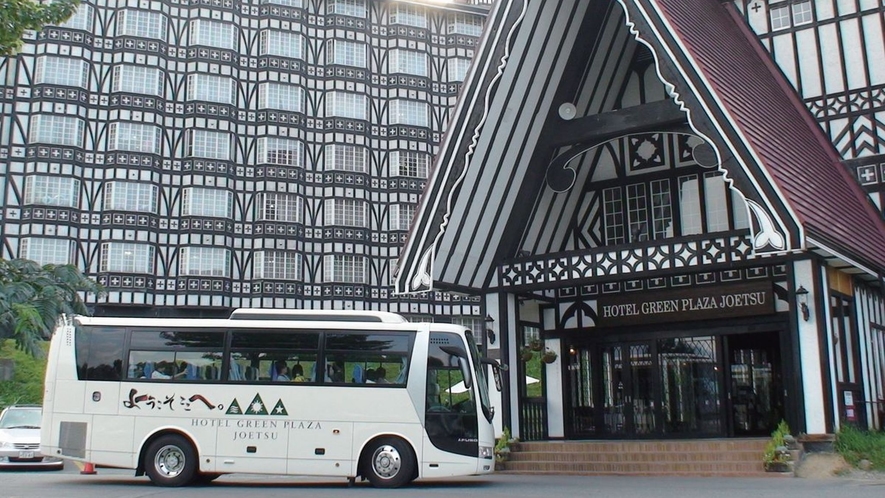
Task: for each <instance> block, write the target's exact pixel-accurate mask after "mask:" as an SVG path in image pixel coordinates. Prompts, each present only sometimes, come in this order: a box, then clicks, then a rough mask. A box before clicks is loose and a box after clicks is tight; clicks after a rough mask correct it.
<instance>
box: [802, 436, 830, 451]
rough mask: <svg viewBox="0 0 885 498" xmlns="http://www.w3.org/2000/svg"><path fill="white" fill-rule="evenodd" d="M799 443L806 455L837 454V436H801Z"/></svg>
mask: <svg viewBox="0 0 885 498" xmlns="http://www.w3.org/2000/svg"><path fill="white" fill-rule="evenodd" d="M799 443H800V444H801V445H802V450H803V451H805V453H835V452H836V435H835V434H803V435H802V436H799Z"/></svg>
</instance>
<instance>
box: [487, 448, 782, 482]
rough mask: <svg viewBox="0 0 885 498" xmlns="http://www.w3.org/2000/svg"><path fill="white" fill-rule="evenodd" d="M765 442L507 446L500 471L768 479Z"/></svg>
mask: <svg viewBox="0 0 885 498" xmlns="http://www.w3.org/2000/svg"><path fill="white" fill-rule="evenodd" d="M767 442H768V439H767V438H747V439H695V440H676V441H673V440H667V441H661V440H655V441H531V442H517V443H514V444H513V445H511V448H510V451H511V452H510V458H509V460H508V461H507V462H505V463H504V469H503V470H504V471H505V472H512V473H521V474H574V475H636V476H664V475H668V476H721V477H739V476H740V477H770V476H776V475H780V474H778V473H770V472H765V469H764V468H763V466H762V453H763V451H764V449H765V444H766V443H767ZM790 475H792V474H790Z"/></svg>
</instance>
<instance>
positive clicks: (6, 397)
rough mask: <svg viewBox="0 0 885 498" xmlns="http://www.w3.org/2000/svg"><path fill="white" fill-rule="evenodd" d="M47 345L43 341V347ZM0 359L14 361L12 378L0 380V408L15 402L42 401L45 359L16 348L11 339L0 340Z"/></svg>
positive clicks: (35, 402)
mask: <svg viewBox="0 0 885 498" xmlns="http://www.w3.org/2000/svg"><path fill="white" fill-rule="evenodd" d="M47 345H48V343H45V342H44V343H43V347H44V349H45V347H46V346H47ZM0 359H11V360H12V361H13V362H14V363H15V374H14V376H13V378H12V380H5V381H4V380H0V410H2V409H3V408H5V407H6V406H9V405H12V404H16V403H28V404H40V403H42V402H43V376H44V372H45V371H46V360H45V359H43V358H35V357H34V356H32V355H29V354H27V353H25V352H24V351H21V350H19V349H16V347H15V342H14V341H13V340H11V339H7V340H0Z"/></svg>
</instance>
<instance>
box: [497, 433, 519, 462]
mask: <svg viewBox="0 0 885 498" xmlns="http://www.w3.org/2000/svg"><path fill="white" fill-rule="evenodd" d="M515 441H516V440H515V439H513V438H512V437H511V436H510V428H509V427H506V426H505V427H504V430H503V431H501V437H499V438H498V440H497V441H495V461H496V462H506V461H507V459H508V458H510V445H511V444H512V443H514V442H515Z"/></svg>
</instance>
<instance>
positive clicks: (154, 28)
mask: <svg viewBox="0 0 885 498" xmlns="http://www.w3.org/2000/svg"><path fill="white" fill-rule="evenodd" d="M166 29H167V28H166V17H165V16H163V14H161V13H159V12H149V11H145V10H131V9H127V10H123V11H121V12H120V13H119V14H117V36H137V37H139V38H155V39H157V40H165V39H166Z"/></svg>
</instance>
